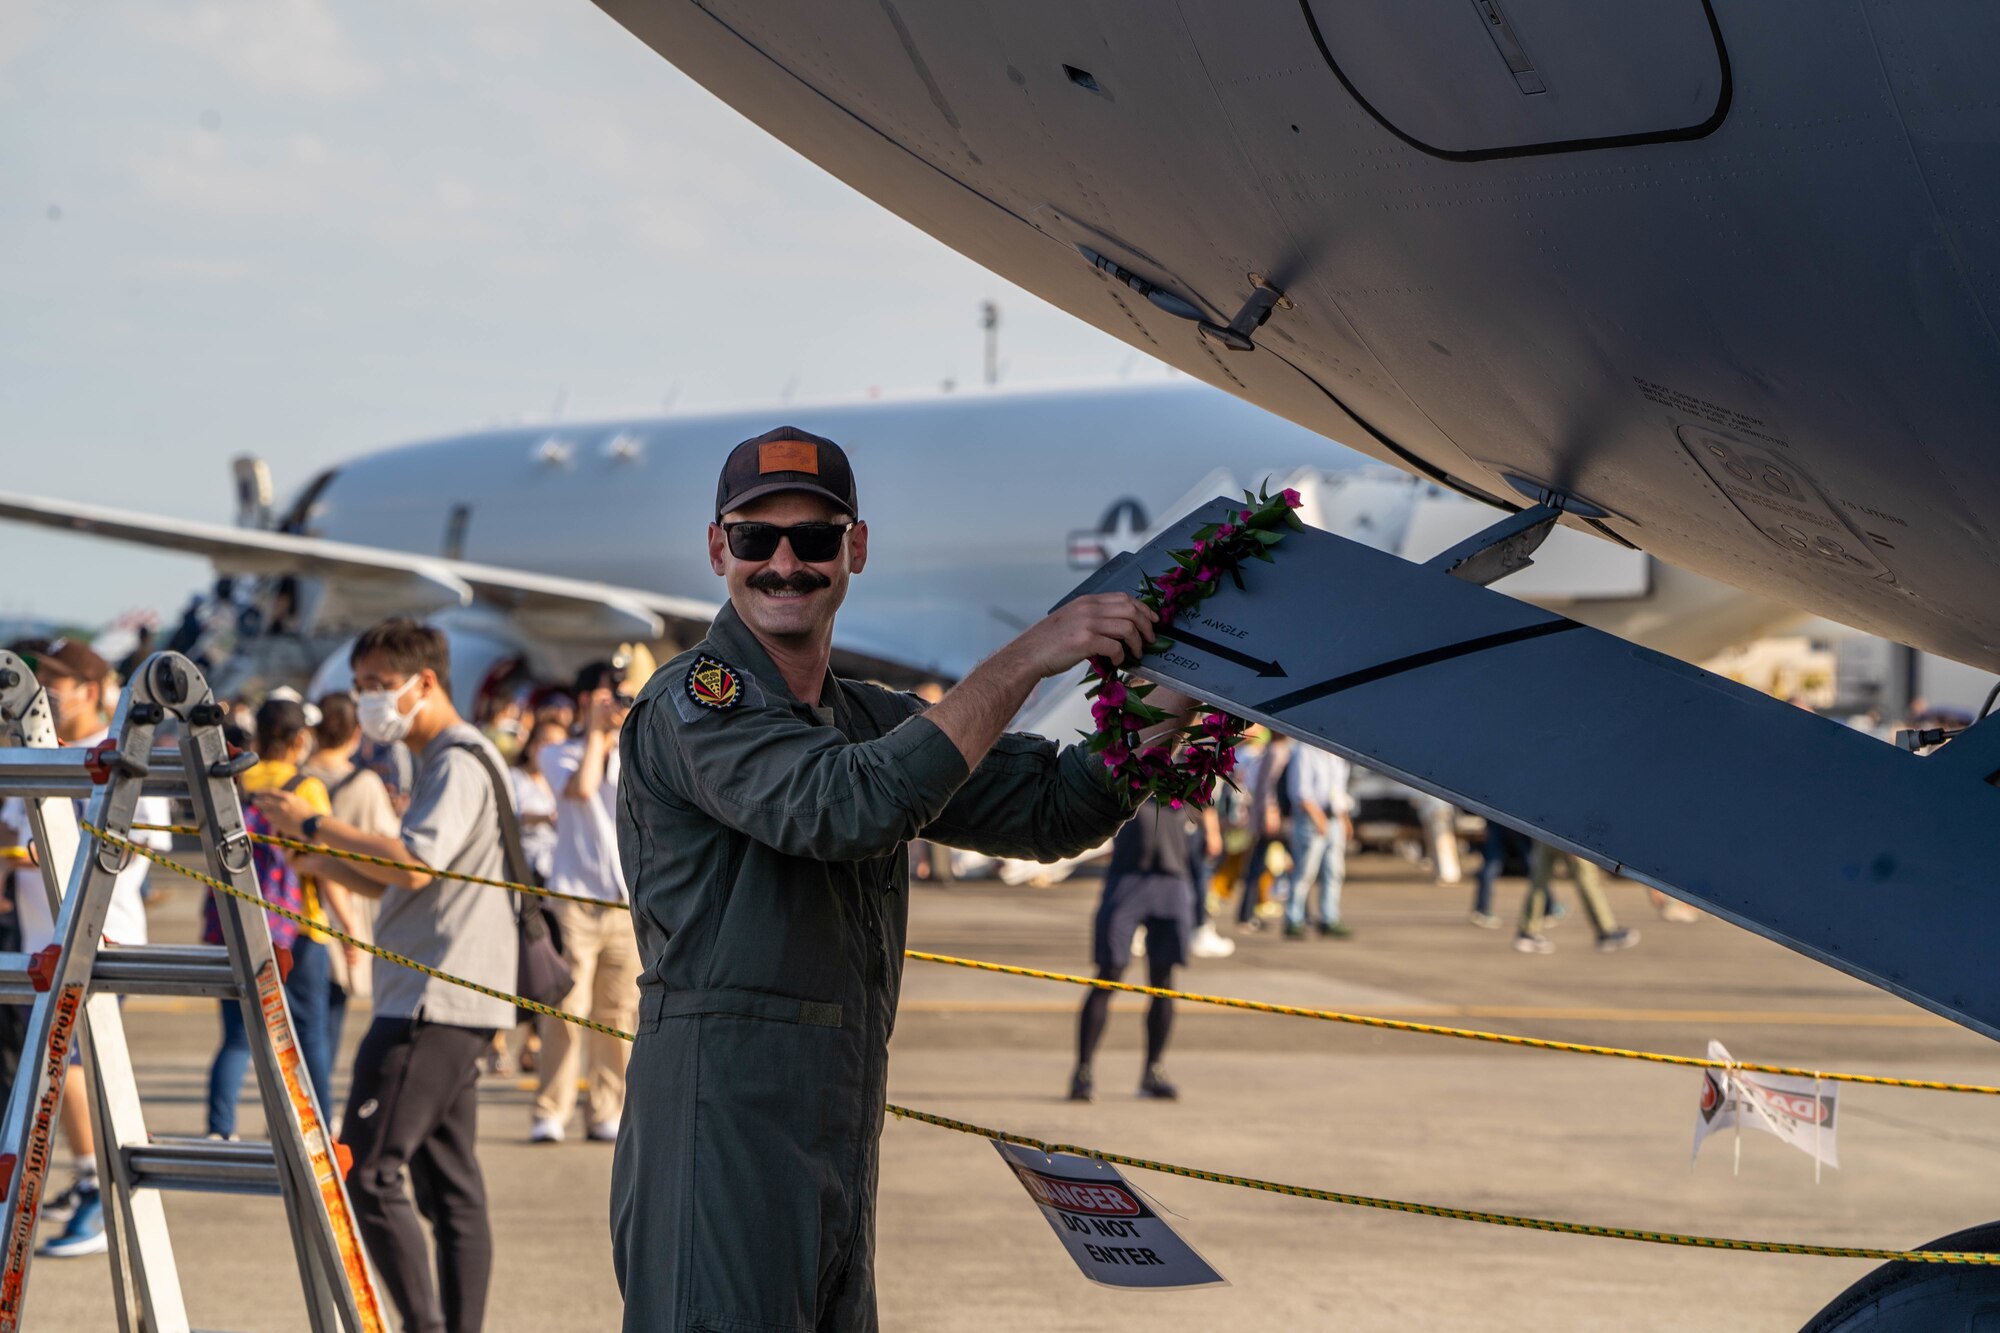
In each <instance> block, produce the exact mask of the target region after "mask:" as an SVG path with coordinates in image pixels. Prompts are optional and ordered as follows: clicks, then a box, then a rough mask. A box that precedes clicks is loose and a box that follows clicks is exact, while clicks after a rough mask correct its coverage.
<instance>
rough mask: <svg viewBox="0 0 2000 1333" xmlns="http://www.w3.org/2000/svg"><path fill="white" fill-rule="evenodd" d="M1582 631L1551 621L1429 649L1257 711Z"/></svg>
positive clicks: (1281, 707)
mask: <svg viewBox="0 0 2000 1333" xmlns="http://www.w3.org/2000/svg"><path fill="white" fill-rule="evenodd" d="M1582 628H1583V626H1581V625H1579V624H1577V623H1576V622H1575V621H1574V620H1549V621H1544V622H1543V623H1541V624H1539V625H1523V626H1522V627H1520V628H1519V629H1509V630H1502V631H1500V632H1499V633H1498V634H1482V635H1480V636H1479V637H1478V638H1476V639H1465V640H1462V641H1461V642H1458V643H1453V644H1447V645H1445V646H1444V647H1442V648H1427V649H1425V650H1424V651H1423V652H1421V653H1411V654H1410V655H1409V656H1407V657H1398V658H1394V659H1392V660H1390V661H1387V662H1380V663H1377V664H1376V665H1374V666H1371V667H1363V668H1361V669H1360V670H1359V671H1350V672H1348V673H1347V674H1345V675H1342V676H1335V677H1333V678H1332V679H1331V680H1323V681H1321V682H1320V683H1319V684H1317V685H1308V686H1306V687H1305V688H1304V689H1302V690H1293V691H1292V692H1291V693H1290V694H1281V695H1279V696H1278V697H1277V698H1275V699H1272V700H1270V701H1268V702H1266V703H1263V704H1260V705H1259V706H1258V711H1259V712H1262V713H1269V714H1272V715H1276V714H1278V713H1282V712H1285V711H1286V710H1287V709H1291V708H1297V707H1298V706H1299V705H1300V704H1309V703H1311V702H1313V701H1314V700H1315V699H1324V698H1326V697H1327V696H1328V695H1331V694H1339V693H1340V692H1341V691H1342V690H1351V689H1353V688H1354V687H1356V686H1357V685H1367V684H1369V683H1371V682H1373V681H1378V680H1384V679H1386V678H1388V677H1390V676H1395V675H1400V674H1402V673H1403V672H1405V671H1414V670H1416V669H1417V668H1418V667H1427V666H1432V665H1435V664H1436V663H1438V662H1449V661H1451V660H1452V659H1453V658H1455V657H1467V656H1470V655H1471V654H1473V653H1483V652H1485V651H1486V650H1487V649H1489V648H1504V647H1506V646H1507V645H1508V644H1510V643H1526V642H1527V641H1528V640H1530V639H1541V638H1546V637H1548V636H1549V635H1551V634H1561V633H1563V632H1565V631H1567V630H1573V629H1582Z"/></svg>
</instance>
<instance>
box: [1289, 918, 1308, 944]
mask: <svg viewBox="0 0 2000 1333" xmlns="http://www.w3.org/2000/svg"><path fill="white" fill-rule="evenodd" d="M1305 937H1306V927H1305V923H1304V922H1302V921H1296V922H1295V921H1287V922H1286V923H1285V938H1286V939H1288V940H1302V939H1304V938H1305Z"/></svg>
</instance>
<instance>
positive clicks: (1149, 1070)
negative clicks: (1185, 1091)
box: [1139, 1065, 1181, 1102]
mask: <svg viewBox="0 0 2000 1333" xmlns="http://www.w3.org/2000/svg"><path fill="white" fill-rule="evenodd" d="M1139 1095H1140V1096H1141V1097H1142V1098H1151V1099H1152V1100H1154V1101H1161V1102H1171V1101H1178V1100H1179V1099H1180V1095H1181V1092H1180V1089H1179V1088H1176V1087H1175V1086H1174V1085H1173V1084H1171V1083H1169V1082H1167V1076H1166V1075H1165V1074H1162V1073H1161V1072H1160V1067H1159V1066H1158V1065H1147V1066H1146V1075H1145V1077H1144V1078H1141V1079H1140V1080H1139Z"/></svg>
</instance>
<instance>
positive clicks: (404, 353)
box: [0, 0, 1165, 623]
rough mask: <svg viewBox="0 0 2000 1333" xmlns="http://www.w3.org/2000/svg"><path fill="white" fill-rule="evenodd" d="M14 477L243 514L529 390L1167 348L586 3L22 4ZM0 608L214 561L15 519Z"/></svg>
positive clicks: (14, 129) (801, 387)
mask: <svg viewBox="0 0 2000 1333" xmlns="http://www.w3.org/2000/svg"><path fill="white" fill-rule="evenodd" d="M6 9H7V18H6V21H5V22H4V23H0V430H4V432H5V434H4V437H0V438H4V441H5V443H4V445H0V462H4V467H0V490H5V491H13V492H26V493H30V494H37V495H47V496H54V497H59V498H64V499H72V500H84V501H91V502H95V503H99V504H105V505H111V506H116V507H120V508H128V509H140V510H147V511H151V512H157V513H162V514H169V515H176V516H180V517H186V518H198V519H207V520H212V521H227V520H228V519H229V518H230V517H231V513H232V509H233V504H232V492H231V486H230V481H229V471H228V469H229V460H230V459H231V458H232V457H234V456H235V455H237V454H239V453H246V452H249V453H258V454H262V455H263V456H264V457H266V458H268V459H269V460H270V462H271V466H272V470H273V472H274V474H275V476H276V479H277V488H278V491H279V493H280V496H281V498H282V497H283V496H284V495H286V494H288V493H289V492H290V491H291V489H292V488H293V487H295V486H297V485H298V484H300V483H301V482H303V481H304V480H305V479H306V478H307V477H309V476H310V475H311V473H312V472H313V471H314V470H316V469H317V468H319V467H321V466H323V465H325V464H327V463H331V462H334V461H336V460H338V459H341V458H345V457H348V456H351V455H353V454H356V453H362V452H366V451H368V450H371V449H374V448H378V447H380V446H383V445H387V444H393V443H397V442H400V441H404V440H409V439H416V438H422V437H425V436H431V435H438V434H445V433H449V432H453V431H457V430H463V429H469V428H474V427H478V426H484V425H490V424H493V423H496V422H506V421H517V420H523V419H531V420H532V419H547V418H548V417H549V415H550V414H551V413H552V412H554V411H555V410H556V409H557V406H558V404H559V403H560V404H561V413H562V415H563V417H565V418H566V419H572V420H574V419H579V418H586V417H594V416H603V415H611V414H616V413H624V412H650V411H657V410H660V409H661V408H662V406H663V405H664V404H665V403H666V402H667V401H668V400H669V398H672V400H673V403H674V406H675V408H676V409H677V410H683V411H684V410H690V409H700V408H704V407H719V406H728V405H738V404H754V403H765V402H770V403H776V402H778V401H779V400H780V399H781V398H783V397H785V396H787V395H796V396H799V397H803V398H823V397H838V396H845V395H856V394H861V393H865V392H867V391H868V390H869V389H871V388H876V387H879V388H882V389H886V390H898V389H933V388H935V387H937V386H938V385H939V384H940V382H942V381H944V380H947V379H951V380H956V381H958V382H960V383H963V384H970V383H974V382H976V381H977V379H978V377H979V375H980V364H981V335H980V332H979V328H978V307H979V304H980V302H982V301H984V300H987V299H994V300H997V301H999V302H1000V304H1001V307H1002V311H1003V315H1002V319H1003V338H1002V355H1001V360H1002V367H1003V378H1004V379H1005V380H1006V381H1007V382H1011V383H1024V382H1032V381H1037V380H1053V379H1067V380H1073V379H1077V378H1107V379H1109V378H1114V377H1117V376H1120V375H1135V376H1147V377H1150V376H1154V375H1160V374H1164V373H1165V371H1164V370H1163V369H1162V368H1161V367H1159V366H1158V364H1157V363H1154V362H1151V361H1150V360H1147V359H1145V358H1143V357H1141V356H1140V355H1139V354H1138V353H1135V352H1133V351H1132V350H1131V349H1129V348H1127V347H1126V346H1125V345H1124V344H1122V343H1119V342H1116V341H1115V340H1113V339H1111V338H1109V337H1107V336H1105V335H1103V334H1101V333H1098V332H1097V331H1096V330H1094V329H1091V328H1089V327H1087V326H1085V325H1084V324H1082V323H1080V322H1078V321H1076V320H1074V319H1072V318H1070V317H1069V316H1067V315H1064V314H1061V313H1060V312H1058V311H1056V310H1055V309H1053V308H1052V307H1050V306H1048V305H1046V304H1044V303H1042V302H1041V301H1039V300H1037V299H1036V298H1034V297H1031V296H1029V295H1027V294H1026V293H1024V292H1022V291H1020V290H1019V289H1018V288H1015V287H1013V286H1011V285H1010V284H1008V283H1005V282H1002V281H1001V280H999V279H997V278H995V277H993V276H991V275H990V274H988V273H986V272H985V271H984V270H982V269H980V268H978V267H977V266H976V265H974V264H973V263H972V262H971V261H969V260H966V259H964V258H961V257H960V256H958V255H956V254H954V253H953V252H951V251H950V250H947V249H946V248H945V247H944V246H942V245H940V244H938V243H937V242H935V241H932V240H931V239H929V238H928V237H926V236H924V235H922V234H921V233H920V232H918V231H916V230H915V229H914V228H912V227H910V226H908V225H907V224H905V223H903V222H901V221H900V220H898V219H896V218H895V217H893V216H891V215H890V214H889V213H887V212H885V211H884V210H883V209H881V208H879V207H877V206H876V205H875V204H873V203H870V202H869V201H868V200H866V199H864V198H862V197H861V196H860V195H858V194H855V193H854V192H853V191H851V190H849V189H848V188H847V187H846V186H844V185H841V184H840V183H838V182H837V181H835V180H833V179H832V178H831V177H829V176H827V175H826V174H825V173H823V172H821V171H820V170H819V169H818V168H817V167H814V166H811V165H809V164H808V163H806V162H805V161H804V160H803V159H801V158H799V157H797V156H796V155H794V154H793V153H792V152H791V151H790V150H789V149H787V148H785V147H784V146H782V145H781V144H779V143H778V142H777V141H775V140H773V139H771V138H769V137H768V136H766V135H765V134H764V133H763V132H762V131H761V130H758V129H757V128H755V127H754V126H752V125H751V124H750V123H749V122H748V121H745V120H743V119H742V118H741V117H739V116H738V115H737V114H736V113H735V112H734V111H731V110H730V109H729V108H727V107H725V106H724V105H722V104H721V103H720V102H718V101H716V100H715V99H714V98H712V97H711V96H709V95H708V93H706V92H704V91H703V90H702V89H701V88H699V87H697V86H696V85H695V84H694V83H693V82H691V81H690V80H688V79H687V78H686V77H684V76H683V75H681V74H680V73H679V72H677V71H676V70H675V69H674V68H673V67H672V66H670V65H668V64H667V63H666V62H664V61H663V60H661V59H660V58H659V57H658V56H656V55H654V54H653V52H651V51H649V50H648V49H646V47H645V46H643V45H642V44H640V43H639V42H638V41H637V40H636V39H634V38H633V37H631V36H630V35H628V34H627V33H626V32H625V31H624V30H623V29H621V28H619V27H618V26H617V25H616V24H614V23H613V22H611V20H610V19H608V18H606V17H605V16H604V14H603V13H602V12H601V11H599V10H598V9H597V8H596V7H595V6H593V5H591V4H589V3H587V2H586V0H341V2H340V3H339V4H337V5H336V4H333V3H330V0H200V2H199V3H193V4H187V3H172V2H171V0H148V2H147V3H130V4H124V3H119V2H118V0H105V2H104V3H96V4H87V5H80V4H48V3H38V0H6ZM0 571H4V576H0V615H10V614H28V613H33V614H40V615H45V616H50V617H53V618H58V619H65V620H75V621H80V622H84V623H91V622H95V621H100V620H104V619H107V618H109V617H111V616H113V615H116V614H118V613H119V612H121V611H123V610H125V609H127V608H132V607H155V608H157V609H159V610H160V611H161V612H162V613H169V614H170V613H171V612H173V611H174V610H176V609H177V608H178V606H179V604H180V603H181V602H182V601H183V600H184V598H185V596H186V594H187V593H188V591H189V590H190V589H192V588H193V587H195V586H197V585H199V584H201V583H202V582H204V581H205V579H206V577H207V566H206V565H205V564H204V563H203V562H199V561H193V560H187V559H183V558H178V557H168V556H159V555H152V554H149V553H146V552H143V551H140V550H138V549H137V548H130V547H117V546H111V545H108V544H103V543H95V542H89V541H85V540H82V539H77V538H67V537H59V536H53V535H49V534H44V533H40V532H36V531H32V530H29V529H23V528H19V527H15V526H12V525H5V524H0Z"/></svg>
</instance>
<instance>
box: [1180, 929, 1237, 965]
mask: <svg viewBox="0 0 2000 1333" xmlns="http://www.w3.org/2000/svg"><path fill="white" fill-rule="evenodd" d="M1188 952H1190V953H1192V954H1193V955H1194V956H1195V957H1196V958H1227V957H1229V955H1230V954H1233V953H1235V952H1236V941H1235V940H1226V939H1224V938H1223V937H1222V935H1221V932H1219V931H1217V930H1216V928H1215V923H1214V922H1213V921H1204V922H1202V923H1201V929H1200V930H1197V931H1196V932H1195V933H1194V939H1193V941H1192V942H1191V943H1190V944H1189V945H1188Z"/></svg>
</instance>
